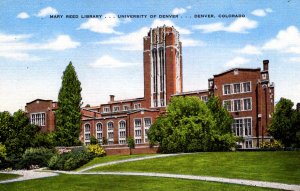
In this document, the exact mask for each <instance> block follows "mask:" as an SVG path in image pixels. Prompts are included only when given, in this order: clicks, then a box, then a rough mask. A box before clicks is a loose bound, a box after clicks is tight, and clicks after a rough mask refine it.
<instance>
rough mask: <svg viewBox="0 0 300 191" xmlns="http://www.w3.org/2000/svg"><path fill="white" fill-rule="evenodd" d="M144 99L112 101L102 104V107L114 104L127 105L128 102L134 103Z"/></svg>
mask: <svg viewBox="0 0 300 191" xmlns="http://www.w3.org/2000/svg"><path fill="white" fill-rule="evenodd" d="M143 100H144V98H143V97H141V98H132V99H123V100H116V101H110V102H108V103H104V104H101V105H110V104H113V103H124V102H125V103H126V102H133V101H143Z"/></svg>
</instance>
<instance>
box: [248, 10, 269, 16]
mask: <svg viewBox="0 0 300 191" xmlns="http://www.w3.org/2000/svg"><path fill="white" fill-rule="evenodd" d="M251 14H252V15H255V16H258V17H264V16H266V15H267V13H266V11H265V10H263V9H255V10H254V11H252V12H251Z"/></svg>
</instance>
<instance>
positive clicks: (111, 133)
mask: <svg viewBox="0 0 300 191" xmlns="http://www.w3.org/2000/svg"><path fill="white" fill-rule="evenodd" d="M107 143H108V144H109V145H112V144H114V124H113V122H111V121H110V122H108V123H107Z"/></svg>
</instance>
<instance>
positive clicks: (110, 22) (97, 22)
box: [79, 13, 128, 34]
mask: <svg viewBox="0 0 300 191" xmlns="http://www.w3.org/2000/svg"><path fill="white" fill-rule="evenodd" d="M127 21H128V20H127ZM125 22H126V21H125ZM119 24H120V20H119V19H118V16H117V15H116V14H114V13H106V14H105V15H103V16H102V18H101V19H96V18H91V19H88V20H87V21H86V22H85V23H82V24H81V25H80V27H79V29H86V30H90V31H92V32H96V33H107V34H111V33H114V34H121V33H120V32H117V31H115V29H114V28H115V27H117V26H119Z"/></svg>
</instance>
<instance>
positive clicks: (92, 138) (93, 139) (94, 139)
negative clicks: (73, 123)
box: [90, 136, 98, 145]
mask: <svg viewBox="0 0 300 191" xmlns="http://www.w3.org/2000/svg"><path fill="white" fill-rule="evenodd" d="M90 144H91V145H96V144H98V140H97V139H96V137H94V136H91V140H90Z"/></svg>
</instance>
